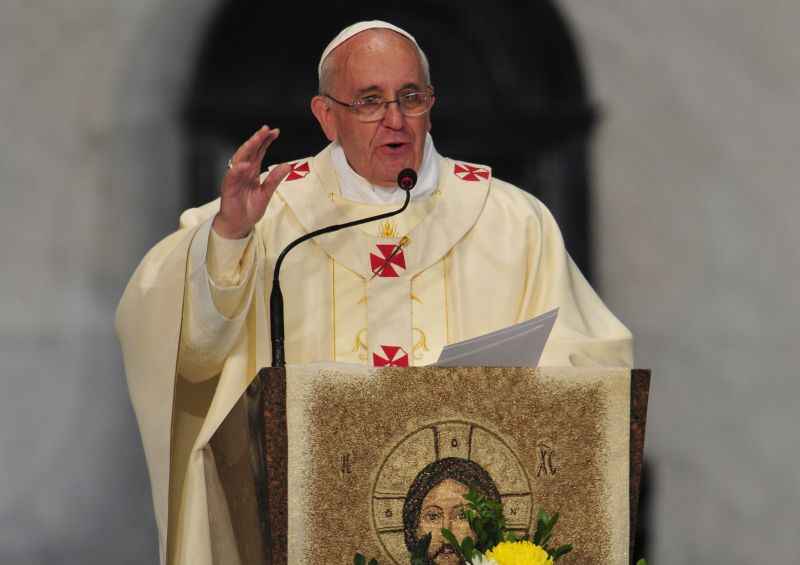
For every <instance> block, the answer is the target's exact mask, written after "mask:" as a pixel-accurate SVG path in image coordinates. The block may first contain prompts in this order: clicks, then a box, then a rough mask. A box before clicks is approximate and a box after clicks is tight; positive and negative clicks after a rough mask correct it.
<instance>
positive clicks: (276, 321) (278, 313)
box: [269, 169, 417, 367]
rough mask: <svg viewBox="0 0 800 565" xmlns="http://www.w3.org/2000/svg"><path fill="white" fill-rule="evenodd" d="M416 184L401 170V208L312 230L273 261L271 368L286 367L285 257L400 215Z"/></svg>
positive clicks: (413, 176)
mask: <svg viewBox="0 0 800 565" xmlns="http://www.w3.org/2000/svg"><path fill="white" fill-rule="evenodd" d="M416 184H417V173H416V172H414V170H413V169H403V170H402V171H400V173H399V174H398V175H397V185H398V186H399V187H400V188H401V189H403V190H404V191H405V193H406V199H405V202H403V206H402V207H400V208H399V209H397V210H394V211H392V212H385V213H383V214H378V215H377V216H370V217H369V218H362V219H360V220H353V221H352V222H346V223H344V224H336V225H333V226H328V227H325V228H320V229H318V230H314V231H312V232H309V233H307V234H305V235H302V236H300V237H298V238H297V239H295V240H294V241H292V242H291V243H289V245H287V246H286V247H285V248H284V250H283V251H281V253H280V255H278V259H277V260H276V261H275V270H274V271H273V276H272V292H271V293H270V295H269V325H270V333H271V336H272V366H273V367H285V366H286V355H285V350H284V328H283V293H282V292H281V285H280V280H279V279H280V273H281V265H282V264H283V260H284V258H285V257H286V255H287V254H288V253H289V251H291V250H292V249H294V248H295V247H297V246H298V245H300V244H301V243H303V242H304V241H308V240H309V239H312V238H314V237H316V236H318V235H322V234H325V233H332V232H335V231H339V230H343V229H345V228H351V227H353V226H357V225H360V224H366V223H367V222H374V221H375V220H382V219H384V218H389V217H391V216H395V215H397V214H400V213H401V212H403V210H405V209H406V208H407V207H408V203H409V201H410V200H411V189H412V188H414V186H415V185H416Z"/></svg>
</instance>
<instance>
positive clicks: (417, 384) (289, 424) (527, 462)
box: [207, 364, 650, 565]
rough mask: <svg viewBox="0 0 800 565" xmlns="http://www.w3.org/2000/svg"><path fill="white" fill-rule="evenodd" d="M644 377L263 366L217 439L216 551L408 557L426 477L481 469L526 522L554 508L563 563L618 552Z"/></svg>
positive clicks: (595, 371) (513, 518)
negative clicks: (564, 546)
mask: <svg viewBox="0 0 800 565" xmlns="http://www.w3.org/2000/svg"><path fill="white" fill-rule="evenodd" d="M287 374H288V378H287ZM649 385H650V372H649V371H648V370H638V369H637V370H628V369H607V368H539V369H523V368H436V367H415V368H388V369H386V368H384V369H375V368H369V367H361V366H355V365H341V364H324V365H313V366H302V367H301V366H290V367H288V368H287V369H274V368H270V369H262V371H261V372H260V373H259V375H258V377H257V378H256V379H255V380H254V381H253V383H252V384H251V386H250V387H249V389H248V390H247V392H246V394H245V395H243V397H242V398H241V399H240V401H239V402H238V403H237V405H236V407H235V408H234V410H233V411H232V412H231V413H230V414H229V416H228V417H227V418H226V420H225V421H224V422H223V424H222V426H221V427H220V428H219V430H218V432H217V433H216V434H215V436H214V437H213V438H212V440H211V444H210V447H211V450H212V452H213V455H214V461H215V463H216V470H215V472H212V473H211V477H212V478H211V479H208V478H207V481H208V482H209V493H210V500H211V501H212V503H213V504H211V505H210V506H211V507H212V509H214V508H215V509H216V510H213V511H212V518H211V526H212V530H214V531H213V532H212V541H213V543H214V545H215V549H214V553H215V556H220V560H221V561H225V562H230V563H242V564H248V565H249V564H259V565H262V564H263V565H288V564H291V565H300V564H303V563H307V564H309V565H318V564H320V563H325V564H326V565H327V564H331V565H334V564H338V563H342V564H349V563H352V559H353V554H354V553H355V552H356V551H358V552H361V553H364V554H366V555H368V556H370V557H375V558H377V559H378V560H379V562H380V563H381V565H393V564H401V563H408V559H407V551H408V549H407V548H408V547H409V544H411V543H413V541H414V539H415V536H416V533H415V527H416V526H415V524H417V523H418V522H417V520H418V516H419V508H420V506H421V504H422V502H423V497H424V496H425V493H426V492H429V491H430V490H431V488H432V486H431V484H426V481H427V482H428V483H431V482H435V481H436V480H440V479H442V478H445V477H446V478H451V479H453V480H454V481H457V482H458V481H460V482H463V483H465V484H468V485H470V486H471V483H470V481H473V482H474V481H477V482H479V483H482V484H483V485H484V486H485V487H486V488H487V489H488V491H490V492H492V493H494V496H496V497H498V499H499V500H500V501H501V502H502V504H503V507H504V513H505V515H506V518H507V520H508V524H509V527H512V528H514V529H516V530H517V531H519V533H526V532H530V531H531V528H532V526H533V525H534V523H535V522H534V520H535V516H536V512H537V511H538V509H539V508H544V509H545V510H547V511H548V512H560V513H561V520H560V521H559V525H558V526H557V528H556V538H557V539H556V542H557V543H572V544H573V545H574V546H575V550H574V551H573V553H572V554H570V555H568V556H567V557H565V558H564V559H563V561H562V562H563V563H598V564H599V563H614V564H620V563H622V564H624V563H625V562H626V561H629V560H631V559H632V557H633V539H634V533H635V531H636V527H635V526H636V516H637V506H638V498H639V485H640V480H641V472H642V453H643V446H644V434H645V422H646V418H647V402H648V393H649ZM436 477H438V479H437V478H436ZM211 483H213V484H211ZM215 493H216V494H215ZM214 501H216V502H214ZM215 561H216V559H215Z"/></svg>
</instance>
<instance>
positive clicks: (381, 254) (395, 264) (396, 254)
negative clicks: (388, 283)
mask: <svg viewBox="0 0 800 565" xmlns="http://www.w3.org/2000/svg"><path fill="white" fill-rule="evenodd" d="M377 247H378V253H370V254H369V266H370V269H371V270H372V274H374V275H375V276H378V277H399V276H400V272H401V271H404V270H405V269H406V256H405V255H404V254H403V250H402V248H399V246H397V245H395V244H393V243H379V244H378V245H377Z"/></svg>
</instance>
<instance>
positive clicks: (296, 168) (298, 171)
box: [285, 161, 311, 180]
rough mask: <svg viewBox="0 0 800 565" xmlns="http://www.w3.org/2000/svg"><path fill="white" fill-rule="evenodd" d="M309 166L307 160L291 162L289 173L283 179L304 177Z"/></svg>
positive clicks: (308, 170)
mask: <svg viewBox="0 0 800 565" xmlns="http://www.w3.org/2000/svg"><path fill="white" fill-rule="evenodd" d="M310 170H311V169H310V168H309V166H308V161H297V162H296V163H292V170H291V171H289V174H288V175H286V179H285V180H297V179H301V178H303V177H305V176H306V175H307V174H308V173H309V172H310Z"/></svg>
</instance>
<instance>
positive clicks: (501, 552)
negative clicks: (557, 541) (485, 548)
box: [486, 541, 553, 565]
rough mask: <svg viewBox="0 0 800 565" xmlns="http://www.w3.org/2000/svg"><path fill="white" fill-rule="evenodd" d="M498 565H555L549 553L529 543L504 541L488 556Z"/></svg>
mask: <svg viewBox="0 0 800 565" xmlns="http://www.w3.org/2000/svg"><path fill="white" fill-rule="evenodd" d="M486 557H488V558H489V559H493V560H494V561H496V562H497V564H498V565H553V560H552V559H550V556H549V555H547V552H546V551H545V550H544V549H542V548H541V547H539V546H538V545H534V544H532V543H531V542H529V541H514V542H511V541H504V542H501V543H498V544H497V545H496V546H494V547H493V548H492V549H491V550H489V552H488V553H487V554H486Z"/></svg>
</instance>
